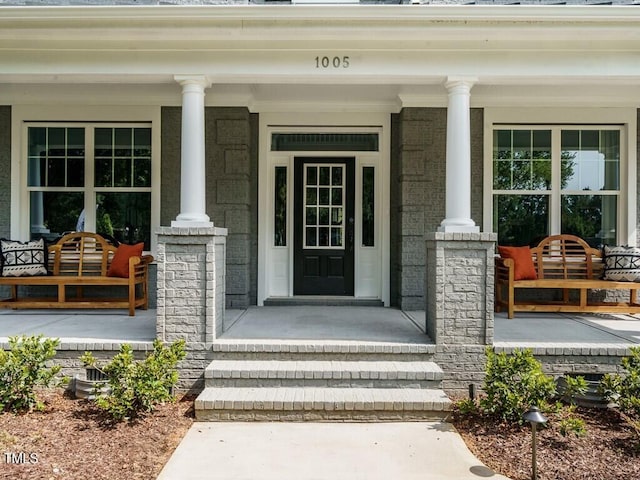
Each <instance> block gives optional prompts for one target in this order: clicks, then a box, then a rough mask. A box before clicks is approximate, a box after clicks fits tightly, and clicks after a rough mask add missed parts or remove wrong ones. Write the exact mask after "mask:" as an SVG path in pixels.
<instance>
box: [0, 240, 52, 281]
mask: <svg viewBox="0 0 640 480" xmlns="http://www.w3.org/2000/svg"><path fill="white" fill-rule="evenodd" d="M47 260H48V252H47V246H46V245H45V243H44V240H43V239H42V238H41V239H40V240H34V241H32V242H24V243H23V242H17V241H13V240H0V275H1V276H3V277H27V276H33V275H46V274H47Z"/></svg>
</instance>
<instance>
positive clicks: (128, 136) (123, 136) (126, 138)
mask: <svg viewBox="0 0 640 480" xmlns="http://www.w3.org/2000/svg"><path fill="white" fill-rule="evenodd" d="M114 130H115V132H114V144H113V147H114V150H115V156H116V157H131V155H132V154H133V152H132V149H131V147H132V146H133V129H132V128H116V129H114Z"/></svg>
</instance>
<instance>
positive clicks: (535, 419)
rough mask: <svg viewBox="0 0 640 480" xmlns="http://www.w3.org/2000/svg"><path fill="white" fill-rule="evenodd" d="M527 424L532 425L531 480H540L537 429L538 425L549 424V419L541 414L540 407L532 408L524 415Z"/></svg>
mask: <svg viewBox="0 0 640 480" xmlns="http://www.w3.org/2000/svg"><path fill="white" fill-rule="evenodd" d="M522 419H523V420H524V421H525V422H529V423H530V424H531V480H538V467H537V465H536V428H537V426H538V424H541V425H542V424H545V423H547V418H546V417H545V416H544V415H543V414H542V413H540V409H539V408H538V407H531V408H529V410H528V411H526V412H525V414H524V415H522Z"/></svg>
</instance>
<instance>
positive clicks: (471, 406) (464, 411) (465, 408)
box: [454, 398, 478, 415]
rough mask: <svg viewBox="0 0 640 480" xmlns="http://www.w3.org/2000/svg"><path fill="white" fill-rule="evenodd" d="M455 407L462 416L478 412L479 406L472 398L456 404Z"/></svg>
mask: <svg viewBox="0 0 640 480" xmlns="http://www.w3.org/2000/svg"><path fill="white" fill-rule="evenodd" d="M454 407H455V409H456V411H457V412H459V413H460V414H461V415H470V414H473V413H477V412H478V405H477V404H476V402H475V401H473V400H471V399H470V398H464V399H462V400H458V401H457V402H455V404H454Z"/></svg>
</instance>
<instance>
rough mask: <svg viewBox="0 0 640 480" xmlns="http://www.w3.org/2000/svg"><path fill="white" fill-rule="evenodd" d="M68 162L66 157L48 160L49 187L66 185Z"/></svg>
mask: <svg viewBox="0 0 640 480" xmlns="http://www.w3.org/2000/svg"><path fill="white" fill-rule="evenodd" d="M65 174H66V163H65V161H64V157H62V158H49V160H48V162H47V186H48V187H64V186H65Z"/></svg>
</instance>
